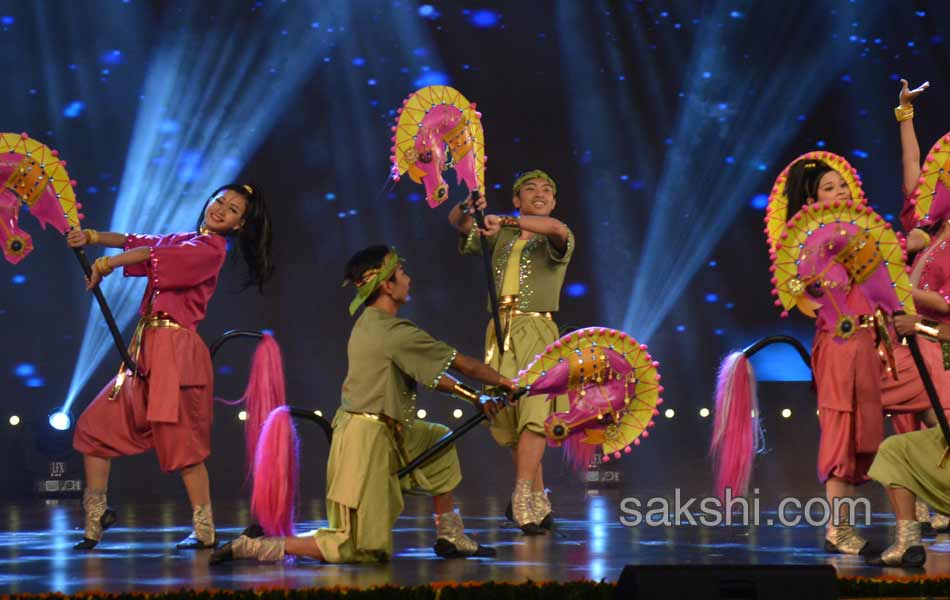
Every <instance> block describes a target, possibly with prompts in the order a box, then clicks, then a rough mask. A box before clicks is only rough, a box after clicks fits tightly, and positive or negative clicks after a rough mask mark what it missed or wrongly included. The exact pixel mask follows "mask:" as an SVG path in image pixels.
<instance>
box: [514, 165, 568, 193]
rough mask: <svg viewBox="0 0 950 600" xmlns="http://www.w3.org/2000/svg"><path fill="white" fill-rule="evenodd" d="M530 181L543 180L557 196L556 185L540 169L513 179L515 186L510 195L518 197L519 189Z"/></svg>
mask: <svg viewBox="0 0 950 600" xmlns="http://www.w3.org/2000/svg"><path fill="white" fill-rule="evenodd" d="M531 179H544V180H545V181H547V182H548V183H550V184H551V187H553V188H554V193H555V194H557V184H556V183H554V180H553V179H551V176H550V175H548V174H547V173H545V172H544V171H542V170H541V169H535V170H533V171H526V172H524V173H522V174H521V175H520V176H519V177H518V179H515V185H514V186H513V187H512V191H511V193H512V194H513V195H515V196H517V195H518V190H520V189H521V186H523V185H524V184H525V182H526V181H529V180H531Z"/></svg>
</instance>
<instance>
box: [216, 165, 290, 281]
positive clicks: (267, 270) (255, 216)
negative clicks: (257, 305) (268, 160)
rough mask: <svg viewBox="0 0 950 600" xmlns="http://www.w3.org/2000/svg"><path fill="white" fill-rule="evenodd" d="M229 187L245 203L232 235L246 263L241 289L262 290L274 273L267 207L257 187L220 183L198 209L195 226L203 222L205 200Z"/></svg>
mask: <svg viewBox="0 0 950 600" xmlns="http://www.w3.org/2000/svg"><path fill="white" fill-rule="evenodd" d="M229 190H230V191H232V192H234V193H235V194H238V195H240V196H241V197H242V198H244V200H245V202H246V203H247V207H246V208H245V209H244V217H243V222H242V225H241V229H239V230H238V231H237V234H236V235H237V242H238V247H239V248H240V252H241V256H242V257H243V258H244V262H245V264H246V265H247V280H246V281H245V282H244V286H243V288H242V289H247V288H249V287H251V286H256V287H257V289H258V291H264V283H265V282H266V281H267V280H268V279H270V278H271V275H273V274H274V263H273V261H272V260H271V249H270V247H271V219H270V211H269V210H268V209H267V202H266V201H265V200H264V196H263V194H261V190H260V188H258V187H257V186H256V185H243V184H240V183H229V184H227V185H222V186H221V187H219V188H218V189H216V190H215V191H214V192H212V193H211V195H210V196H209V197H208V200H206V201H205V203H204V206H203V207H202V208H201V214H200V215H198V229H200V228H201V226H202V225H203V224H204V214H205V210H206V209H207V208H208V203H210V202H211V201H212V200H214V198H215V197H217V195H218V194H220V193H222V192H225V191H229ZM231 235H235V234H233V233H232V234H229V237H230V236H231ZM235 259H236V255H235Z"/></svg>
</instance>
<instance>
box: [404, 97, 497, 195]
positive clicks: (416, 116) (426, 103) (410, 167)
mask: <svg viewBox="0 0 950 600" xmlns="http://www.w3.org/2000/svg"><path fill="white" fill-rule="evenodd" d="M396 112H397V113H398V116H397V117H396V124H395V125H394V126H393V127H392V131H393V137H392V142H393V146H392V149H391V152H392V153H391V155H390V157H389V158H390V160H391V161H392V163H393V167H392V174H393V179H395V180H396V181H398V180H399V177H400V175H402V174H404V173H405V172H406V171H408V172H409V177H411V178H412V180H413V181H415V182H416V183H421V184H423V185H424V186H425V190H426V201H427V202H428V203H429V206H430V207H432V208H435V207H436V206H438V205H439V204H441V203H442V202H444V201H445V200H447V199H448V197H449V186H448V184H447V183H446V182H445V179H444V178H443V177H442V172H443V171H445V170H447V169H448V168H449V167H453V168H454V169H455V175H456V178H457V179H458V181H459V182H461V183H464V184H465V186H466V187H467V188H468V191H469V192H473V191H475V190H482V189H484V183H485V161H486V160H487V157H486V156H485V135H484V132H483V131H482V124H481V120H480V119H481V113H479V112H477V111H476V110H475V104H473V103H471V102H469V101H468V100H466V99H465V96H463V95H462V94H460V93H459V92H458V91H457V90H455V89H453V88H450V87H448V86H444V85H430V86H429V87H424V88H422V89H421V90H418V91H416V92H413V93H412V94H410V95H409V97H408V98H406V99H405V100H403V102H402V108H400V109H398V110H397V111H396Z"/></svg>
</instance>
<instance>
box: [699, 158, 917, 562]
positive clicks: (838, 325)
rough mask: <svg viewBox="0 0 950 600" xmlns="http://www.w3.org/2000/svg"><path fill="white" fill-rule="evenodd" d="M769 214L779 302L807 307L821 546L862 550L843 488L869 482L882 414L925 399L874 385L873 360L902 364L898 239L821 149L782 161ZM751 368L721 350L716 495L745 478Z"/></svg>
mask: <svg viewBox="0 0 950 600" xmlns="http://www.w3.org/2000/svg"><path fill="white" fill-rule="evenodd" d="M793 215H794V216H793ZM766 221H767V223H768V226H767V228H766V231H767V233H768V235H769V245H770V253H771V255H772V259H773V265H772V270H773V272H774V274H775V275H774V278H773V280H772V283H773V285H774V286H775V289H774V294H775V295H777V296H778V299H777V300H776V305H777V306H782V307H784V308H785V309H786V310H788V309H790V308H791V307H798V308H799V309H800V310H801V311H802V312H803V313H804V314H806V315H809V316H812V317H815V318H816V333H815V338H814V342H813V349H812V355H811V366H812V372H813V374H814V378H815V384H816V387H817V395H818V409H819V410H818V418H819V425H820V428H821V437H820V441H819V449H818V477H819V480H820V481H821V482H822V483H823V484H825V490H826V494H827V497H828V501H829V504H830V505H831V506H836V507H837V512H836V514H835V515H834V516H833V517H834V518H833V519H832V520H831V521H830V522H829V524H828V530H827V532H826V536H825V549H826V551H828V552H842V553H847V554H859V553H867V552H869V551H870V550H869V547H868V544H867V541H866V540H864V538H862V537H861V536H860V535H859V534H858V532H857V530H856V529H855V528H854V527H853V525H852V519H851V515H850V514H849V510H848V509H849V505H848V503H846V502H841V501H840V499H843V498H847V497H852V496H854V495H855V493H856V486H857V485H860V484H863V483H865V482H867V481H868V476H867V470H868V468H869V467H870V465H871V462H872V460H873V459H874V453H875V452H876V451H877V447H878V446H879V445H880V443H881V440H882V439H883V436H884V428H883V414H884V413H885V412H886V413H894V414H900V413H912V414H920V413H922V412H924V411H926V410H927V409H928V408H929V406H930V403H929V400H928V399H927V397H926V395H924V394H920V395H913V396H910V395H909V394H907V395H897V394H883V393H882V390H881V378H882V377H883V376H884V373H885V369H884V365H883V364H882V362H886V363H887V366H888V369H889V370H890V373H888V376H891V377H893V372H894V371H895V370H896V371H899V369H898V368H897V367H898V365H896V364H895V361H894V360H893V342H891V339H892V336H890V334H889V329H890V328H889V325H888V322H889V315H890V314H893V313H894V312H895V311H897V310H899V309H901V308H902V307H903V305H904V303H905V302H908V301H909V300H910V295H911V285H910V281H909V279H908V278H907V274H906V273H905V272H904V259H903V257H902V249H901V247H900V241H899V239H898V238H897V236H896V235H895V234H894V233H893V231H891V229H890V226H889V224H887V223H885V222H884V220H883V219H882V218H881V217H880V216H878V215H876V214H874V212H873V211H872V210H871V209H870V208H868V207H867V206H866V202H865V199H864V195H863V192H862V191H861V188H860V179H859V178H858V177H857V172H856V170H854V169H853V168H852V167H851V166H850V165H849V164H848V163H847V161H846V160H845V159H844V158H842V157H840V156H837V155H834V154H832V153H830V152H811V153H808V154H806V155H804V156H802V157H800V158H799V159H797V160H796V161H794V162H793V163H792V164H791V165H789V167H787V168H786V169H785V170H783V172H782V173H781V175H780V176H779V177H778V178H777V179H776V183H775V187H774V188H773V192H772V195H771V197H770V201H769V209H768V216H767V218H766ZM787 314H788V313H787V312H785V313H783V315H787ZM882 358H884V359H885V360H884V361H882ZM901 366H905V365H901ZM750 375H751V366H750V365H749V363H748V360H747V358H746V357H745V356H744V353H742V352H739V353H735V354H733V355H730V356H729V357H728V358H727V359H726V361H724V365H723V370H722V374H721V375H720V385H719V395H718V397H717V418H716V425H715V428H714V438H713V439H714V442H713V448H712V449H713V453H714V458H715V460H716V463H717V469H716V470H717V487H718V488H719V490H718V491H719V493H720V494H723V493H724V490H725V488H727V487H728V488H731V489H732V490H733V492H735V493H742V492H743V491H744V489H745V486H746V485H747V481H748V473H749V469H750V468H751V461H752V457H753V454H754V449H755V447H756V446H755V439H756V435H755V430H756V426H755V420H754V419H753V418H751V417H750V416H749V415H750V410H749V406H748V405H750V404H751V405H754V402H753V400H752V399H753V398H754V394H753V393H752V391H751V390H750V389H749V388H750V387H751V386H752V385H754V379H753V378H752V377H750Z"/></svg>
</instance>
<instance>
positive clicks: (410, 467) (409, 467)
mask: <svg viewBox="0 0 950 600" xmlns="http://www.w3.org/2000/svg"><path fill="white" fill-rule="evenodd" d="M526 393H528V389H527V388H519V389H518V390H517V391H515V393H513V394H512V395H511V401H512V402H514V401H516V400H518V399H519V398H521V397H522V396H524V395H525V394H526ZM494 399H495V400H499V399H501V400H503V403H505V404H507V402H508V400H507V398H494ZM486 419H488V417H487V416H485V413H484V412H482V411H478V414H477V415H472V416H471V417H470V418H468V419H467V420H466V421H465V422H464V423H462V424H461V425H459V426H458V427H456V428H455V429H453V430H452V431H450V432H448V433H446V434H445V435H443V436H442V437H440V438H439V440H438V441H437V442H436V443H434V444H432V446H430V447H429V448H426V449H425V450H424V451H423V452H422V454H420V455H419V456H417V457H415V458H414V459H412V460H410V461H409V462H408V463H406V466H404V467H403V468H401V469H399V471H397V472H396V476H397V477H399V478H402V477H405V476H406V475H408V474H409V473H412V472H413V471H415V470H416V469H418V468H419V467H421V466H422V465H424V464H426V463H427V462H429V461H430V460H432V459H433V458H434V457H435V456H436V455H437V454H439V453H440V452H442V451H443V450H445V448H446V447H447V446H449V445H450V444H452V442H454V441H455V440H457V439H458V438H460V437H462V436H463V435H465V434H466V433H468V432H469V431H471V430H472V428H473V427H475V426H476V425H478V424H479V423H481V422H482V421H484V420H486Z"/></svg>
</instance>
